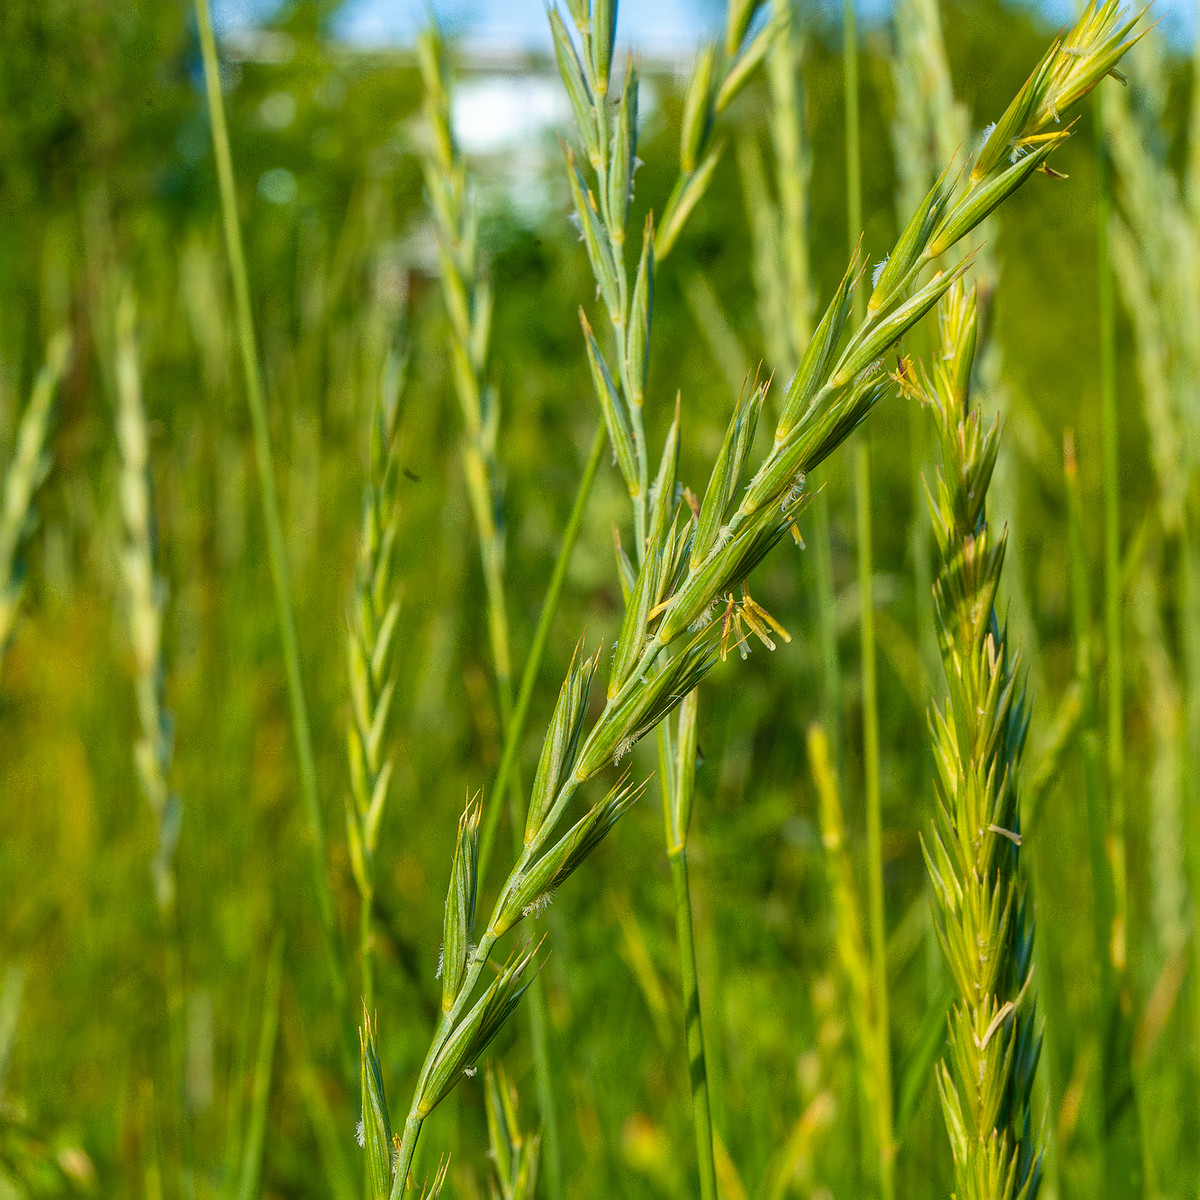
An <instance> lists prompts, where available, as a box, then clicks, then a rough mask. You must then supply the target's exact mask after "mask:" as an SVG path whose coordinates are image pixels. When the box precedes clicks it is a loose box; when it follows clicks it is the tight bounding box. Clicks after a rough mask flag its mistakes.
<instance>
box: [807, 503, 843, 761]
mask: <svg viewBox="0 0 1200 1200" xmlns="http://www.w3.org/2000/svg"><path fill="white" fill-rule="evenodd" d="M812 513H813V570H814V574H815V576H816V580H815V583H816V594H817V643H818V646H819V647H820V655H821V724H822V725H823V726H824V728H825V731H826V734H827V735H828V737H829V745H830V751H831V753H832V755H833V760H834V761H835V762H837V761H838V759H839V755H840V748H841V738H840V736H839V735H840V732H841V728H842V660H841V658H840V657H839V656H838V635H837V596H836V593H835V591H834V584H833V542H832V536H833V534H832V530H831V529H830V521H829V493H828V492H827V491H826V489H825V488H822V489H821V490H820V491H819V492H818V493H817V494H816V496H814V497H813V503H812Z"/></svg>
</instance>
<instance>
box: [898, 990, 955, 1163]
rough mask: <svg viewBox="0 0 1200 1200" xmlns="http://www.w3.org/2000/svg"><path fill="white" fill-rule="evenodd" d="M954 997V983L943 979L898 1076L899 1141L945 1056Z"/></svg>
mask: <svg viewBox="0 0 1200 1200" xmlns="http://www.w3.org/2000/svg"><path fill="white" fill-rule="evenodd" d="M950 998H951V987H950V980H949V979H947V978H943V980H942V982H941V984H940V985H939V987H938V990H937V992H936V993H935V994H934V997H933V1000H932V1001H931V1002H930V1005H929V1008H928V1009H926V1011H925V1016H924V1017H923V1018H922V1020H921V1028H920V1029H919V1030H918V1031H917V1038H916V1041H915V1042H913V1045H912V1049H911V1050H910V1051H909V1052H908V1056H907V1058H905V1060H904V1062H903V1063H902V1064H901V1065H900V1070H899V1072H898V1073H897V1081H896V1140H897V1142H902V1141H903V1140H904V1133H905V1130H907V1128H908V1125H909V1122H910V1121H911V1120H912V1119H913V1114H914V1113H916V1111H917V1105H918V1104H920V1102H921V1094H922V1093H923V1092H924V1091H925V1086H926V1084H928V1083H929V1080H930V1079H931V1078H932V1077H933V1064H934V1063H936V1062H937V1060H938V1059H939V1058H941V1056H942V1047H943V1046H944V1045H945V1044H946V1014H947V1013H948V1012H949V1011H950Z"/></svg>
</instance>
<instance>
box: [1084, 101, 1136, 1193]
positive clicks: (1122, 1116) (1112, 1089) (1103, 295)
mask: <svg viewBox="0 0 1200 1200" xmlns="http://www.w3.org/2000/svg"><path fill="white" fill-rule="evenodd" d="M1095 111H1096V125H1097V132H1098V137H1097V146H1098V159H1099V163H1098V166H1099V195H1098V198H1097V204H1096V219H1097V227H1096V233H1097V249H1098V258H1099V276H1100V277H1099V283H1098V291H1099V308H1100V313H1099V318H1100V425H1101V440H1102V453H1103V468H1104V641H1105V657H1106V672H1107V687H1106V714H1105V715H1106V719H1105V739H1104V740H1105V750H1106V767H1107V784H1108V814H1107V817H1108V819H1107V823H1106V850H1107V857H1108V867H1109V872H1110V880H1111V887H1110V889H1109V894H1110V897H1111V901H1112V907H1111V912H1110V916H1111V920H1110V925H1109V931H1108V937H1109V941H1108V946H1107V947H1106V950H1107V954H1106V959H1107V964H1108V966H1107V970H1106V971H1105V972H1104V985H1103V987H1102V992H1101V1009H1100V1012H1101V1019H1102V1020H1103V1022H1104V1025H1105V1028H1104V1030H1103V1031H1102V1037H1103V1039H1104V1047H1105V1077H1104V1084H1105V1088H1104V1095H1103V1097H1102V1102H1103V1105H1104V1108H1103V1112H1104V1125H1105V1131H1104V1132H1105V1148H1106V1172H1107V1179H1106V1184H1107V1187H1108V1189H1109V1193H1110V1194H1111V1195H1113V1196H1122V1195H1129V1196H1137V1195H1141V1193H1142V1190H1143V1178H1144V1176H1143V1169H1142V1168H1143V1162H1144V1158H1145V1153H1146V1150H1145V1145H1144V1143H1143V1139H1142V1124H1141V1121H1140V1119H1139V1115H1138V1107H1139V1106H1138V1100H1137V1095H1136V1089H1135V1083H1134V1079H1133V1064H1132V1053H1133V1011H1132V997H1131V990H1130V980H1129V966H1128V963H1129V958H1128V945H1127V938H1128V924H1127V915H1126V914H1127V890H1126V848H1125V708H1124V660H1123V642H1122V630H1121V616H1122V611H1121V610H1122V603H1121V596H1122V584H1121V509H1120V462H1119V459H1120V433H1119V425H1118V417H1117V329H1116V301H1115V295H1114V291H1115V289H1114V284H1113V273H1112V261H1111V256H1110V250H1109V237H1108V230H1109V224H1110V222H1111V220H1112V206H1113V200H1112V166H1111V163H1110V160H1109V155H1108V151H1107V147H1106V145H1105V141H1104V129H1105V118H1104V113H1105V105H1104V92H1103V90H1100V91H1098V92H1097V93H1096V110H1095Z"/></svg>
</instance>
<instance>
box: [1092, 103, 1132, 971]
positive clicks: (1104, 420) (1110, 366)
mask: <svg viewBox="0 0 1200 1200" xmlns="http://www.w3.org/2000/svg"><path fill="white" fill-rule="evenodd" d="M1102 96H1103V93H1102V92H1100V93H1097V101H1096V115H1097V120H1098V122H1099V123H1100V130H1101V140H1100V146H1101V149H1100V195H1099V203H1098V204H1097V234H1098V243H1099V259H1100V264H1099V269H1100V283H1099V293H1100V297H1099V298H1100V424H1101V431H1102V438H1103V453H1104V641H1105V648H1106V658H1107V675H1108V685H1107V689H1106V700H1107V708H1106V733H1107V736H1106V738H1105V743H1106V747H1107V752H1108V794H1109V834H1108V837H1109V858H1110V860H1111V863H1112V874H1113V891H1114V901H1115V911H1114V913H1113V927H1112V942H1111V945H1110V950H1109V953H1110V956H1111V958H1112V961H1113V965H1114V966H1115V967H1116V969H1117V971H1118V972H1122V971H1124V968H1125V963H1126V961H1127V947H1126V936H1127V932H1126V930H1127V926H1126V872H1125V858H1126V855H1125V711H1124V661H1123V645H1122V636H1121V508H1120V497H1121V492H1120V461H1119V459H1120V432H1119V428H1118V420H1117V329H1116V303H1115V297H1114V287H1113V274H1112V263H1111V261H1110V256H1109V244H1108V225H1109V221H1110V220H1111V218H1112V178H1111V167H1110V164H1109V160H1108V154H1107V152H1106V150H1105V149H1104V145H1103V128H1104V124H1103V122H1104V104H1103V100H1102V98H1101V97H1102Z"/></svg>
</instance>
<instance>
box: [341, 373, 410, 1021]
mask: <svg viewBox="0 0 1200 1200" xmlns="http://www.w3.org/2000/svg"><path fill="white" fill-rule="evenodd" d="M403 377H404V363H403V360H402V359H400V358H398V357H395V356H393V357H392V358H391V360H390V361H389V363H388V365H387V368H386V370H385V371H384V372H383V374H382V378H381V379H380V382H379V386H378V390H377V391H376V393H375V397H374V399H373V402H372V405H371V416H370V439H369V445H368V467H367V479H366V481H365V483H364V484H363V495H362V521H361V526H360V530H359V538H358V562H357V564H356V567H355V575H354V597H353V601H352V604H351V612H350V618H349V621H348V623H347V630H346V661H347V672H348V678H349V687H350V716H349V721H348V725H347V730H346V741H347V750H348V754H349V764H350V791H349V794H348V796H347V798H346V834H347V844H348V847H349V851H350V869H351V872H352V874H353V876H354V882H355V884H356V885H357V887H358V893H359V900H360V912H359V953H360V956H361V971H362V995H363V1003H364V1004H366V1005H367V1007H368V1009H369V1008H370V1007H371V1005H372V1004H373V1002H374V991H375V989H374V972H373V970H372V956H373V953H374V947H373V944H372V936H371V920H372V918H371V914H372V908H373V905H374V896H375V850H376V846H377V844H378V841H379V827H380V823H381V822H382V820H383V813H384V809H385V807H386V805H387V800H388V794H389V791H390V785H391V775H392V766H391V759H390V757H389V756H388V754H387V753H386V746H387V733H388V719H389V716H390V713H391V706H392V698H393V695H394V693H395V688H396V671H395V667H394V665H393V659H394V650H395V644H396V626H397V621H398V619H399V615H400V597H399V595H398V588H397V584H396V580H395V577H394V572H393V568H394V565H395V562H394V560H395V547H396V538H397V535H398V533H399V526H400V517H399V506H398V500H397V495H396V480H397V475H398V472H399V466H398V463H397V459H396V454H397V450H398V447H399V432H398V417H399V412H400V397H401V393H402V390H403Z"/></svg>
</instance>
